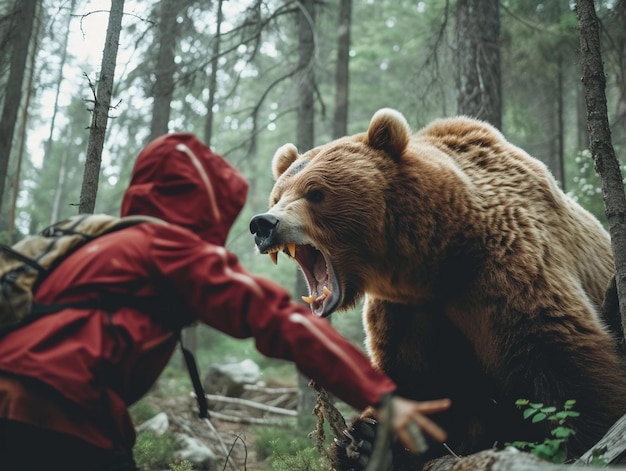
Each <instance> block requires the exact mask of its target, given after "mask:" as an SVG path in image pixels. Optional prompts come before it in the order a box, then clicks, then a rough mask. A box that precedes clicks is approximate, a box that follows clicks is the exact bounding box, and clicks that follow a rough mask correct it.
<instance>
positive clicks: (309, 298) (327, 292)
mask: <svg viewBox="0 0 626 471" xmlns="http://www.w3.org/2000/svg"><path fill="white" fill-rule="evenodd" d="M328 296H330V290H329V289H328V288H327V287H326V286H324V287H323V288H322V294H320V295H319V296H318V297H317V298H314V297H313V296H302V301H304V302H305V303H307V304H313V302H316V303H321V302H322V301H324V300H325V299H326V298H327V297H328Z"/></svg>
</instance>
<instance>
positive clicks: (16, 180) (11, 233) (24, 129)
mask: <svg viewBox="0 0 626 471" xmlns="http://www.w3.org/2000/svg"><path fill="white" fill-rule="evenodd" d="M34 30H35V31H34V33H35V34H34V35H33V37H34V38H35V39H34V44H33V49H32V51H31V54H30V56H29V58H30V66H29V67H28V69H29V70H28V85H27V86H26V97H25V98H24V110H23V112H22V118H21V123H20V139H19V144H18V150H17V153H16V157H17V165H16V166H15V176H14V177H13V185H12V187H13V191H12V193H11V206H10V207H9V221H8V230H7V233H8V243H9V244H12V243H14V241H15V232H16V229H15V216H16V214H17V198H18V196H19V193H20V176H21V173H22V164H23V163H24V149H25V147H26V136H27V135H28V110H29V109H30V103H31V100H32V98H33V95H34V94H35V91H34V87H33V83H34V80H35V69H36V67H35V62H36V59H37V50H38V47H39V34H40V31H41V21H38V22H37V26H36V27H35V28H34Z"/></svg>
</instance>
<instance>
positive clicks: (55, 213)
mask: <svg viewBox="0 0 626 471" xmlns="http://www.w3.org/2000/svg"><path fill="white" fill-rule="evenodd" d="M75 3H76V0H72V1H71V3H70V9H69V14H68V15H67V25H66V31H65V40H64V45H63V53H62V54H61V63H60V64H59V74H58V76H57V89H56V93H55V96H54V109H53V112H52V119H51V120H50V131H49V133H48V140H47V141H46V145H45V147H44V154H43V165H44V166H46V165H47V162H48V161H49V159H50V156H51V155H52V144H53V142H54V127H55V123H56V116H57V113H58V111H59V95H60V94H61V84H62V83H63V66H64V65H65V61H66V59H67V40H68V37H69V34H70V23H71V21H72V15H71V12H73V11H74V5H75ZM66 161H67V153H66V152H63V153H61V165H59V173H58V174H57V185H56V188H55V191H54V197H53V199H52V211H50V224H54V222H55V221H57V220H58V219H59V212H60V210H61V194H62V193H63V184H64V183H65V172H66V169H65V165H66Z"/></svg>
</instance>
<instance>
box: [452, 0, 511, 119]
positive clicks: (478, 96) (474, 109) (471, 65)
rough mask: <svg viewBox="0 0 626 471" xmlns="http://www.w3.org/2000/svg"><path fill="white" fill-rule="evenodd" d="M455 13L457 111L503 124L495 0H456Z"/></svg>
mask: <svg viewBox="0 0 626 471" xmlns="http://www.w3.org/2000/svg"><path fill="white" fill-rule="evenodd" d="M456 8H457V10H456V13H457V16H456V24H457V28H456V46H457V51H456V65H457V108H458V110H457V112H458V113H459V114H464V115H467V116H472V117H474V118H478V119H482V120H485V121H487V122H489V123H491V124H492V125H494V126H495V127H497V128H498V129H500V128H501V127H502V85H501V78H500V9H499V8H500V7H499V2H498V0H459V1H458V2H457V7H456Z"/></svg>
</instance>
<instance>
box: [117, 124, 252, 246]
mask: <svg viewBox="0 0 626 471" xmlns="http://www.w3.org/2000/svg"><path fill="white" fill-rule="evenodd" d="M247 194H248V182H247V180H246V179H245V178H244V177H243V176H242V175H241V174H240V173H239V171H237V169H236V168H235V167H233V166H232V165H231V164H230V163H228V162H227V161H226V160H225V159H224V158H223V157H221V156H219V155H217V154H215V153H213V152H212V151H211V149H209V148H208V147H207V146H206V145H204V144H203V143H202V142H201V141H200V140H199V139H198V138H197V137H195V136H194V135H193V134H187V133H172V134H166V135H164V136H161V137H158V138H157V139H155V140H154V141H152V142H150V143H149V144H148V145H147V146H146V147H145V148H144V149H143V150H142V151H141V152H140V153H139V156H138V157H137V160H136V162H135V166H134V168H133V174H132V177H131V181H130V184H129V186H128V189H127V190H126V192H125V194H124V198H123V200H122V209H121V215H122V216H129V215H139V214H141V215H147V216H153V217H157V218H160V219H163V220H165V221H167V222H169V223H172V224H177V225H179V226H183V227H186V228H187V229H189V230H191V231H193V232H195V233H196V234H198V235H199V236H200V237H201V238H202V239H204V240H205V241H207V242H210V243H212V244H216V245H224V244H225V243H226V238H227V236H228V232H229V231H230V229H231V227H232V225H233V223H234V222H235V219H236V218H237V216H238V215H239V213H240V212H241V209H242V208H243V206H244V204H245V202H246V197H247Z"/></svg>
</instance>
